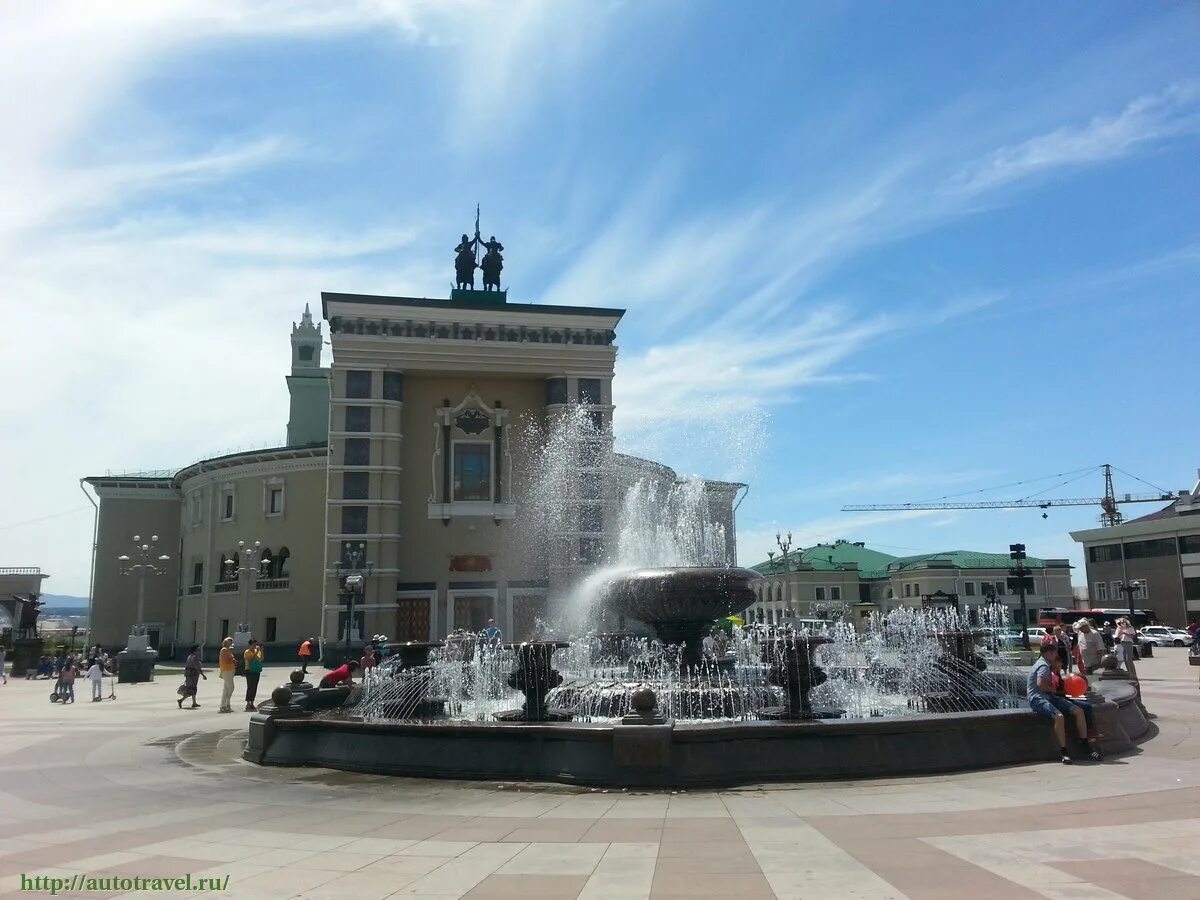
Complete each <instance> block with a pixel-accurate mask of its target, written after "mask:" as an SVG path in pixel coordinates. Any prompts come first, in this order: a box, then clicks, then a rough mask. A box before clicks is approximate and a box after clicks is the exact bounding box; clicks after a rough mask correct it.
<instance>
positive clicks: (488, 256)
mask: <svg viewBox="0 0 1200 900" xmlns="http://www.w3.org/2000/svg"><path fill="white" fill-rule="evenodd" d="M482 243H483V246H485V247H487V253H485V254H484V256H483V262H482V263H480V265H479V268H481V269H483V289H484V290H485V291H490V290H492V289H493V288H494V289H495V290H500V270H501V269H503V268H504V257H503V256H501V255H500V252H501V251H502V250H503V249H504V245H503V244H501V243H500V242H499V241H498V240H496V236H495V235H494V234H493V235H492V236H491V238H490V239H488V240H486V241H483V242H482Z"/></svg>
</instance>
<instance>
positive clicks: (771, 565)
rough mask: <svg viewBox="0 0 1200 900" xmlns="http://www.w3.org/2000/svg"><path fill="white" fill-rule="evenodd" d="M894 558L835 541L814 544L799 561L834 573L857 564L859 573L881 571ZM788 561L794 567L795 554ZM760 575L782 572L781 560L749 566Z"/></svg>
mask: <svg viewBox="0 0 1200 900" xmlns="http://www.w3.org/2000/svg"><path fill="white" fill-rule="evenodd" d="M895 558H896V557H894V556H891V555H890V554H887V553H880V552H879V551H878V550H872V549H870V548H869V547H865V546H863V545H862V544H856V543H854V542H852V541H836V542H834V543H832V544H815V545H814V546H812V547H808V548H806V549H805V550H804V551H803V552H802V553H801V554H800V561H801V562H805V563H808V564H809V565H811V566H812V567H813V569H815V570H817V571H824V572H834V571H837V570H838V569H840V568H842V567H843V566H845V565H846V564H847V563H857V564H858V569H859V571H860V572H866V571H867V570H872V571H873V570H876V569H878V570H881V571H882V570H883V569H885V568H886V567H887V564H888V563H890V562H891V561H892V560H894V559H895ZM788 559H789V560H790V561H791V564H792V565H793V566H794V565H795V559H796V557H795V554H792V553H789V554H788ZM750 568H752V569H753V570H754V571H755V572H758V573H759V574H760V575H774V574H779V573H782V572H783V559H782V557H776V558H775V560H774V562H772V561H771V560H767V561H766V562H761V563H759V564H758V565H756V566H751V567H750Z"/></svg>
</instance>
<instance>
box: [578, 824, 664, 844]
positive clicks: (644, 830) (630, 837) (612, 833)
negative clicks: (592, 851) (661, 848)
mask: <svg viewBox="0 0 1200 900" xmlns="http://www.w3.org/2000/svg"><path fill="white" fill-rule="evenodd" d="M662 833H663V827H662V820H661V819H598V820H597V821H596V823H595V824H594V825H592V827H591V828H589V829H588V830H587V831H585V832H584V833H583V835H582V836H581V837H580V840H582V841H599V842H603V843H613V842H614V841H619V842H622V843H631V844H642V843H652V842H657V841H658V840H659V839H660V838H661V837H662Z"/></svg>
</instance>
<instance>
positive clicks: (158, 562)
mask: <svg viewBox="0 0 1200 900" xmlns="http://www.w3.org/2000/svg"><path fill="white" fill-rule="evenodd" d="M157 550H158V535H157V534H152V535H150V540H149V541H143V540H142V536H141V535H140V534H135V535H134V536H133V553H132V554H128V553H122V554H121V555H120V556H118V557H117V562H119V563H120V564H121V569H120V571H121V574H122V575H135V576H137V580H138V599H137V619H136V621H135V622H134V623H133V626H132V627H131V628H130V629H129V637H128V639H126V641H125V649H124V650H122V651H121V652H120V653H118V654H117V677H118V680H120V681H121V682H123V683H126V684H129V683H137V682H142V681H149V680H150V679H151V678H152V677H153V674H154V660H155V659H157V657H158V651H157V650H154V649H152V648H151V647H150V636H149V635H148V634H147V633H146V579H147V578H148V577H151V576H154V577H161V576H163V575H165V574H167V567H166V563H168V562H170V561H171V557H169V556H167V554H165V553H162V554H157V555H156V551H157Z"/></svg>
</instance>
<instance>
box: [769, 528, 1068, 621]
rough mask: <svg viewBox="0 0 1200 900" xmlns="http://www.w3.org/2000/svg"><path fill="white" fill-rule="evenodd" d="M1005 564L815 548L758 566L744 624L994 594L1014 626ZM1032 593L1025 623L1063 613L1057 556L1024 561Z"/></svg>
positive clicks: (997, 559)
mask: <svg viewBox="0 0 1200 900" xmlns="http://www.w3.org/2000/svg"><path fill="white" fill-rule="evenodd" d="M1011 565H1012V561H1011V560H1010V559H1009V556H1008V554H1007V553H980V552H977V551H973V550H950V551H946V552H942V553H926V554H921V555H918V556H892V555H891V554H888V553H881V552H880V551H878V550H872V549H870V548H869V547H867V546H866V545H865V544H864V543H863V542H862V541H845V540H839V541H835V542H834V543H832V544H817V545H815V546H813V547H809V548H807V549H804V550H797V551H796V552H792V553H789V554H788V561H787V565H786V566H785V564H784V560H783V558H782V556H780V557H776V558H774V559H771V560H768V561H767V562H763V563H759V564H758V565H756V566H754V567H753V568H754V570H755V571H757V572H759V573H760V574H761V575H763V576H764V577H763V580H762V581H761V582H760V583H759V584H758V586H757V588H756V593H757V595H758V601H757V602H756V603H755V605H754V606H753V607H752V608H751V609H750V610H749V619H750V620H751V621H756V622H766V623H779V622H782V621H784V620H785V619H788V618H818V619H824V618H829V617H831V616H833V615H835V614H839V613H849V616H850V618H852V619H854V620H861V619H866V618H868V617H869V616H870V615H871V613H872V612H884V613H886V612H888V611H890V610H892V609H895V608H897V607H900V606H907V607H913V608H919V607H922V606H931V605H932V606H937V605H957V606H958V607H959V608H960V609H965V608H967V607H972V606H978V605H980V604H984V603H988V602H990V598H992V597H994V598H995V599H996V600H997V601H999V602H1001V603H1004V604H1005V605H1006V606H1008V607H1009V609H1010V610H1011V611H1012V617H1013V621H1014V622H1019V621H1020V600H1019V598H1018V597H1017V595H1015V594H1012V593H1010V592H1009V591H1008V588H1007V579H1008V577H1009V568H1010V567H1011ZM1025 565H1026V566H1027V567H1028V568H1029V569H1031V570H1032V575H1033V584H1034V592H1033V593H1032V594H1026V598H1025V603H1026V608H1027V609H1028V611H1029V622H1030V623H1034V622H1036V621H1037V612H1038V610H1039V609H1040V608H1042V607H1053V606H1064V607H1067V608H1071V607H1072V606H1073V603H1072V593H1071V564H1070V562H1069V561H1067V560H1065V559H1038V558H1036V557H1032V556H1031V557H1029V558H1028V559H1027V560H1026V561H1025Z"/></svg>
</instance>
